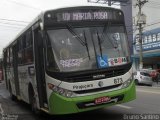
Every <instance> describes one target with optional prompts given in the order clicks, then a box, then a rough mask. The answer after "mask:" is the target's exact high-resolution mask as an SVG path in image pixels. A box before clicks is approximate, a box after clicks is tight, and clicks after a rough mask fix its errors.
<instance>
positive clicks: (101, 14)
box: [45, 8, 124, 24]
mask: <svg viewBox="0 0 160 120" xmlns="http://www.w3.org/2000/svg"><path fill="white" fill-rule="evenodd" d="M45 18H46V19H45V22H46V23H47V24H48V23H57V22H79V21H118V22H123V21H124V16H123V13H122V12H121V11H119V10H115V9H113V10H112V9H111V10H110V9H100V8H99V9H92V8H91V9H78V10H77V9H67V10H55V11H48V12H46V13H45Z"/></svg>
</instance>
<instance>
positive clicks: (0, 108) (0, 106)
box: [0, 103, 4, 114]
mask: <svg viewBox="0 0 160 120" xmlns="http://www.w3.org/2000/svg"><path fill="white" fill-rule="evenodd" d="M3 113H4V111H3V109H2V105H1V103H0V114H3Z"/></svg>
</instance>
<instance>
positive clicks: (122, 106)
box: [116, 104, 132, 109]
mask: <svg viewBox="0 0 160 120" xmlns="http://www.w3.org/2000/svg"><path fill="white" fill-rule="evenodd" d="M116 106H117V107H121V108H125V109H131V108H132V107H129V106H126V105H119V104H118V105H116Z"/></svg>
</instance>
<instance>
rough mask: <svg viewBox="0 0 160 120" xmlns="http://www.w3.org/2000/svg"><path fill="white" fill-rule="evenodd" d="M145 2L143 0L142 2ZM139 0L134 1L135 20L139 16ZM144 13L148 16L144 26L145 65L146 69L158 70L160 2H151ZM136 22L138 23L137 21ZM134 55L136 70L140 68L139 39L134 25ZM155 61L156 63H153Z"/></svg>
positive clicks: (159, 55) (145, 7)
mask: <svg viewBox="0 0 160 120" xmlns="http://www.w3.org/2000/svg"><path fill="white" fill-rule="evenodd" d="M142 1H143V0H142ZM136 2H137V0H132V14H133V18H134V17H135V16H136V15H137V14H138V7H135V5H136ZM142 12H143V13H144V14H145V15H146V16H147V21H146V25H144V26H143V63H144V67H148V68H149V67H151V68H152V69H157V68H159V67H160V61H159V60H160V1H159V0H149V2H147V3H146V4H145V5H144V6H143V8H142ZM135 22H136V21H135ZM133 30H134V32H133V43H134V45H133V53H134V64H135V68H138V67H139V42H138V41H139V39H138V38H137V39H136V35H137V34H138V27H137V26H136V23H135V24H134V25H133ZM153 61H154V62H153Z"/></svg>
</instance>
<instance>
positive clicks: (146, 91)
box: [136, 90, 160, 94]
mask: <svg viewBox="0 0 160 120" xmlns="http://www.w3.org/2000/svg"><path fill="white" fill-rule="evenodd" d="M136 91H138V92H145V93H153V94H160V92H153V91H148V90H136Z"/></svg>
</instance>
